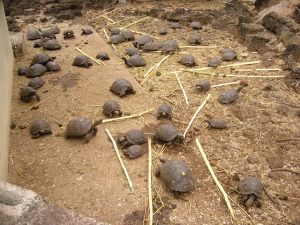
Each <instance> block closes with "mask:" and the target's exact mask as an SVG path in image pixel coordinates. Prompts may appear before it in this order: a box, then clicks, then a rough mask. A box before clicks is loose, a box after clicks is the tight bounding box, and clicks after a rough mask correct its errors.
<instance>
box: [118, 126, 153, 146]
mask: <svg viewBox="0 0 300 225" xmlns="http://www.w3.org/2000/svg"><path fill="white" fill-rule="evenodd" d="M119 142H120V144H121V147H122V148H125V147H126V146H127V145H139V144H142V143H145V142H147V138H146V136H145V134H144V133H143V132H142V131H141V130H130V131H127V132H126V133H125V134H124V136H123V137H121V138H120V139H119Z"/></svg>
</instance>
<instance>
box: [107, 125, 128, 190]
mask: <svg viewBox="0 0 300 225" xmlns="http://www.w3.org/2000/svg"><path fill="white" fill-rule="evenodd" d="M105 131H106V133H107V134H108V136H109V138H110V140H111V142H112V143H113V146H114V149H115V151H116V153H117V156H118V159H119V161H120V163H121V166H122V168H123V170H124V173H125V176H126V178H127V180H128V183H129V186H130V190H131V191H133V187H132V182H131V180H130V177H129V175H128V172H127V170H126V167H125V166H124V163H123V161H122V159H121V156H120V153H119V149H118V146H117V144H116V142H115V140H114V138H113V137H112V136H111V134H110V132H109V130H108V129H105Z"/></svg>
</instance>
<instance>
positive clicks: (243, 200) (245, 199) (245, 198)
mask: <svg viewBox="0 0 300 225" xmlns="http://www.w3.org/2000/svg"><path fill="white" fill-rule="evenodd" d="M248 198H249V196H248V195H244V197H243V198H242V200H241V203H242V204H243V205H245V203H246V201H247V200H248Z"/></svg>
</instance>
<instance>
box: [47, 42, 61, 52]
mask: <svg viewBox="0 0 300 225" xmlns="http://www.w3.org/2000/svg"><path fill="white" fill-rule="evenodd" d="M44 48H45V49H47V50H57V49H61V44H59V43H58V42H57V41H56V40H52V39H50V40H48V41H46V42H45V43H44Z"/></svg>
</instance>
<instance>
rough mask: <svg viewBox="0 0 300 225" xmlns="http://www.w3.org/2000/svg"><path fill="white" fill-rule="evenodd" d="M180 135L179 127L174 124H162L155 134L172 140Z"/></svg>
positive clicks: (160, 137) (166, 139)
mask: <svg viewBox="0 0 300 225" xmlns="http://www.w3.org/2000/svg"><path fill="white" fill-rule="evenodd" d="M177 136H178V130H177V128H176V127H175V126H174V125H172V124H164V125H161V126H160V127H159V128H158V129H157V132H156V134H155V135H154V137H155V138H158V139H160V140H163V141H172V140H174V139H175V138H176V137H177Z"/></svg>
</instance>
